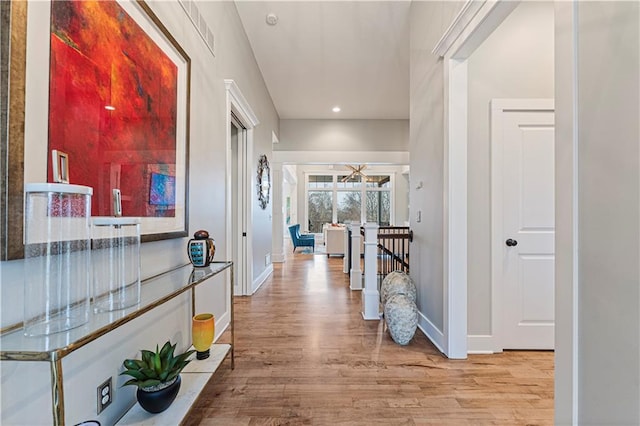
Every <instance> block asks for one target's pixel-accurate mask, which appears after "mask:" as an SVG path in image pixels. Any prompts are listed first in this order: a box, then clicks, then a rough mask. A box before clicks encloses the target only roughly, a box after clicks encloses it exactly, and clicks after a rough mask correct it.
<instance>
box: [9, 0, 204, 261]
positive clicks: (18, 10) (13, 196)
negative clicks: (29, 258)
mask: <svg viewBox="0 0 640 426" xmlns="http://www.w3.org/2000/svg"><path fill="white" fill-rule="evenodd" d="M6 3H8V4H9V5H8V6H7V5H6ZM21 3H22V2H2V7H3V10H2V19H3V32H5V28H8V27H9V26H5V25H4V23H5V20H7V19H9V18H11V20H12V21H11V23H12V25H11V28H10V30H9V31H8V32H10V33H11V34H9V35H10V36H9V37H4V35H3V38H2V41H1V42H2V46H3V51H5V49H4V47H5V46H8V44H9V43H11V52H12V57H11V58H9V59H7V58H3V59H2V60H3V61H7V62H8V64H7V65H8V67H7V68H9V69H10V70H11V71H10V72H11V79H8V78H7V79H6V82H5V80H4V79H3V80H2V85H3V86H2V87H3V89H4V88H5V86H7V87H8V85H9V84H11V86H12V87H10V88H9V87H8V89H10V91H11V94H10V95H8V96H6V98H5V96H4V93H7V92H8V90H3V91H2V92H3V98H4V100H3V99H0V100H2V101H3V102H2V105H3V108H4V109H3V114H4V113H5V112H6V111H9V110H10V111H11V114H7V115H9V116H10V117H11V120H12V123H10V124H8V125H7V126H6V128H3V129H2V131H3V132H6V133H7V134H8V137H7V138H6V139H5V138H3V142H4V140H9V143H8V144H6V146H5V145H4V144H3V146H2V148H3V154H4V153H5V152H4V151H8V152H9V153H15V154H16V155H14V157H11V156H6V155H3V156H2V161H3V162H4V161H5V158H9V157H11V159H10V160H7V162H6V164H4V163H3V166H7V169H8V170H7V172H8V173H7V179H6V180H2V182H1V183H2V203H3V209H2V210H3V212H4V211H10V212H11V214H7V215H6V216H3V217H1V221H2V225H3V226H2V229H3V230H7V232H5V234H4V235H2V243H3V244H2V253H1V255H2V257H1V258H2V259H3V260H10V259H18V258H22V257H23V255H24V249H23V246H22V233H23V223H22V222H23V211H22V207H21V206H22V203H23V199H24V194H23V186H24V183H26V182H44V181H55V180H56V178H57V177H58V176H57V175H58V174H60V173H61V172H62V174H63V176H61V178H62V179H63V180H68V182H70V183H72V184H78V185H87V186H91V187H92V188H93V190H94V195H93V197H92V207H94V206H95V210H94V209H93V208H92V215H93V216H110V215H112V214H113V208H114V207H113V206H114V200H113V189H119V190H120V191H121V203H122V210H123V215H124V216H138V217H141V219H142V222H141V240H142V242H148V241H158V240H163V239H170V238H182V237H186V236H187V235H188V202H187V200H188V152H189V109H190V85H191V59H190V58H189V56H188V54H187V53H186V51H185V50H184V49H183V48H182V47H181V46H180V44H179V43H178V42H177V40H176V39H175V38H174V37H173V35H172V34H171V33H170V32H169V30H168V29H167V28H166V27H165V26H164V25H163V23H162V22H161V21H160V19H159V18H158V17H157V16H156V15H155V13H154V12H153V10H152V9H151V8H150V7H149V5H148V4H147V3H145V2H144V1H142V0H138V1H133V0H132V1H125V0H117V1H116V0H108V1H96V2H95V3H94V4H96V5H109V7H111V8H112V9H113V8H114V7H115V8H116V9H118V8H119V9H118V10H119V11H118V12H117V16H113V15H112V18H113V19H114V20H115V19H121V18H122V16H123V15H126V16H127V17H129V18H130V19H131V21H132V23H133V24H131V27H133V28H135V27H137V28H138V31H139V34H142V36H136V37H129V38H127V40H140V39H141V38H144V37H146V38H148V39H149V40H150V41H151V42H152V43H153V44H155V45H156V47H157V50H159V51H160V52H161V53H162V54H163V55H164V56H166V58H168V60H169V62H170V63H171V64H172V66H174V67H175V80H174V83H175V102H174V108H173V109H172V108H167V104H168V103H169V104H170V102H169V101H168V100H167V98H168V96H167V95H166V94H167V93H172V91H171V90H170V91H168V92H167V91H166V90H156V91H155V92H154V90H155V89H154V88H153V87H152V86H153V84H157V82H152V84H151V85H150V86H149V87H148V88H143V90H146V92H145V94H144V97H142V96H141V97H140V98H139V99H138V101H139V100H140V99H142V100H144V103H142V104H141V108H140V109H139V110H138V111H143V112H144V114H146V115H145V116H144V120H154V119H155V120H156V121H155V124H154V126H155V127H156V128H157V127H162V128H165V129H169V133H170V137H169V138H165V139H166V140H168V141H171V140H174V142H173V144H174V146H173V147H171V146H170V145H167V144H165V145H164V146H160V145H159V144H158V143H157V141H158V140H159V139H161V138H158V137H157V134H155V135H154V134H151V132H149V131H147V130H145V129H144V128H143V127H142V126H140V127H139V128H138V129H137V131H136V134H135V137H134V138H129V142H131V141H132V140H133V141H135V145H134V144H132V143H123V142H122V140H118V138H117V137H113V138H111V139H110V140H109V144H108V146H107V149H106V150H105V151H102V152H100V153H98V152H96V153H94V158H97V159H99V161H100V164H97V163H96V164H88V163H87V161H86V156H87V150H86V148H85V146H88V145H89V144H88V143H87V141H86V138H84V137H80V136H83V135H81V134H76V137H68V136H69V134H71V135H73V134H74V133H73V131H74V129H71V130H70V129H68V128H67V129H61V128H60V123H63V124H64V123H65V122H73V120H64V118H63V117H60V116H56V114H55V112H56V104H55V99H56V94H57V93H59V92H56V91H55V89H56V87H54V86H55V84H56V82H57V80H56V76H57V77H60V74H55V72H56V69H55V60H56V58H55V55H56V54H57V53H59V52H55V51H54V50H55V47H54V46H53V44H54V43H53V42H52V41H51V40H52V39H53V38H55V36H56V35H59V34H56V31H57V30H59V28H57V27H56V28H54V27H53V19H54V15H55V11H54V10H52V9H53V6H50V5H47V4H43V3H37V4H35V5H34V6H32V7H30V8H29V15H28V17H27V14H26V6H25V7H23V6H22V4H21ZM55 3H59V4H70V5H76V4H84V3H86V2H54V4H55ZM116 6H117V7H116ZM120 10H121V11H120ZM122 11H124V13H122ZM14 15H17V16H18V18H19V19H16V18H15V17H14ZM89 18H90V17H89ZM100 18H101V19H100V21H103V20H104V16H100ZM27 21H29V24H30V25H26V24H27ZM88 21H91V19H89V20H88ZM14 22H15V23H16V24H15V25H13V23H14ZM45 22H46V23H48V25H51V26H50V27H47V26H45V25H42V24H43V23H45ZM18 23H20V25H18ZM107 24H108V23H105V28H106V27H107V26H108V25H107ZM116 27H117V26H116ZM84 28H85V29H86V31H93V30H95V34H91V37H94V39H95V37H99V36H101V35H104V34H105V33H106V32H105V28H94V27H92V26H90V25H89V26H84ZM110 28H113V26H111V27H110ZM59 32H61V31H58V33H59ZM27 33H28V36H29V37H27ZM106 34H108V39H109V40H112V39H113V37H114V34H113V31H112V30H110V32H108V33H106ZM65 36H66V34H65ZM58 41H59V40H58ZM65 42H68V40H64V39H63V43H57V44H58V45H59V46H60V45H62V47H64V43H65ZM73 42H74V43H75V44H74V46H73V47H74V49H76V50H79V51H81V50H82V46H80V45H79V44H78V43H76V40H73ZM106 43H107V41H103V42H101V43H94V44H96V45H101V46H106ZM49 47H50V48H51V50H50V55H49V56H47V55H40V56H42V57H34V56H35V54H33V53H29V52H31V51H40V52H42V51H43V49H44V50H49V49H48V48H49ZM68 50H71V49H68ZM113 50H114V51H122V49H113ZM6 51H9V49H7V50H6ZM14 51H15V52H16V54H15V55H14V54H13V52H14ZM126 51H127V53H128V54H131V52H133V51H136V48H135V46H127V48H126ZM138 51H140V52H146V50H144V49H142V48H140V49H138ZM20 52H22V57H20V56H19V54H20ZM82 53H83V55H84V56H87V55H90V54H91V52H82ZM29 55H31V56H29ZM160 56H162V55H158V57H160ZM26 57H29V59H30V60H31V62H32V63H33V64H34V66H33V67H32V68H31V67H30V69H40V70H42V69H49V71H50V72H49V73H46V72H40V73H37V74H36V73H34V72H31V73H30V74H28V72H27V70H26V67H25V62H26V59H25V58H26ZM64 59H65V63H64V65H65V66H68V65H69V63H70V62H69V61H67V59H68V58H66V57H65V58H64ZM125 59H127V60H129V59H133V60H132V61H130V62H132V63H134V64H135V67H142V68H140V69H136V68H135V67H132V69H133V71H132V74H136V76H135V78H138V79H139V78H140V76H146V75H150V74H151V75H155V74H156V73H153V72H150V71H149V70H150V69H149V68H148V67H147V68H144V67H145V66H146V65H144V63H145V61H147V58H145V57H143V56H138V57H134V58H125ZM163 60H164V59H163ZM154 61H157V58H152V59H151V60H149V61H147V62H150V63H151V64H152V65H153V63H154ZM87 62H91V63H93V62H96V61H87ZM141 63H142V65H140V64H141ZM75 65H76V67H82V66H85V64H82V63H76V64H75ZM94 65H95V64H94ZM107 67H108V68H109V69H110V70H112V69H117V65H114V66H111V64H107V65H105V68H107ZM59 68H60V67H59ZM81 69H82V68H81ZM86 70H89V68H86V69H85V71H86ZM76 71H77V70H76ZM110 72H111V71H110ZM52 73H53V74H52ZM27 74H28V75H27ZM83 74H89V75H91V76H92V77H94V76H96V75H97V76H102V77H104V78H102V79H101V78H98V79H95V80H96V81H97V82H98V83H100V82H106V83H105V84H108V85H109V87H107V88H106V89H105V88H104V87H103V86H100V84H98V83H97V86H96V87H97V88H96V92H100V91H101V90H102V89H105V90H103V92H105V93H114V92H115V91H116V90H115V89H117V88H114V85H115V84H116V83H114V81H115V80H114V79H111V80H110V79H109V77H110V76H109V75H108V74H107V73H105V72H102V70H101V69H100V67H97V66H94V68H92V69H91V73H80V75H83ZM105 76H106V77H105ZM67 77H68V76H62V78H63V79H64V78H67ZM117 78H118V79H120V80H122V75H119V76H117ZM27 80H28V81H29V83H30V84H29V85H25V82H26V81H27ZM7 82H10V83H7ZM19 83H21V84H19ZM136 83H141V82H140V81H139V80H138V81H137V82H136ZM142 83H144V82H142ZM25 86H27V87H29V86H30V87H36V88H40V89H41V90H39V93H36V92H35V91H31V92H28V91H27V90H25ZM43 87H44V88H45V89H46V88H47V87H48V88H49V93H47V91H46V90H44V95H43V90H42V88H43ZM138 90H140V86H136V90H135V91H133V90H132V91H130V92H129V93H128V94H127V95H128V96H122V97H121V98H120V99H114V98H113V97H111V98H108V99H106V101H108V102H105V105H100V104H96V102H94V104H96V105H99V106H100V108H102V110H101V111H98V110H97V107H96V105H89V104H86V105H82V104H77V105H76V109H79V110H81V111H82V112H83V113H86V112H87V111H89V114H85V115H89V116H90V115H91V114H94V115H95V116H96V117H99V119H96V120H95V122H96V123H99V124H96V125H95V128H93V129H91V131H92V132H93V133H95V134H100V135H102V134H103V131H104V130H105V129H104V127H100V126H103V125H104V122H105V120H104V117H105V114H111V115H112V116H113V115H114V114H117V113H119V112H121V111H124V110H126V108H123V102H124V103H126V101H128V100H131V99H133V100H132V101H131V102H130V105H129V107H133V105H131V104H132V103H133V102H135V101H136V99H134V98H135V97H136V96H134V95H135V93H136V91H138ZM123 93H124V92H123ZM132 93H133V94H134V95H132ZM47 95H49V99H53V102H52V103H51V102H50V103H47ZM155 95H158V96H155ZM154 96H155V97H154ZM20 97H22V102H21V103H20V102H19V101H20ZM78 98H79V99H82V96H78ZM9 100H10V102H11V105H8V106H7V103H8V102H9ZM104 100H105V99H98V101H99V102H102V101H104ZM71 101H73V99H69V98H67V99H64V102H60V104H64V105H65V107H67V109H69V110H72V109H73V108H71V107H69V104H70V102H71ZM112 102H113V103H115V102H120V103H119V104H117V105H112ZM14 104H15V105H14ZM25 104H28V105H29V108H27V109H26V113H25ZM155 106H159V107H158V108H156V109H155V110H154V108H153V107H155ZM168 109H169V110H172V111H175V113H174V116H173V118H167V117H166V114H164V115H160V114H157V115H156V116H154V115H153V111H166V110H168ZM58 111H59V108H58ZM149 111H151V112H149ZM98 114H100V115H99V116H98ZM135 118H136V117H134V116H130V117H128V118H127V119H126V120H127V121H126V124H131V123H132V120H133V119H135ZM172 120H173V121H172ZM25 121H26V122H27V123H28V125H27V126H24V123H25ZM122 122H123V123H124V122H125V120H123V121H122ZM112 123H113V121H112ZM158 123H159V124H160V126H158ZM82 124H83V125H84V126H85V127H86V123H82ZM3 127H4V125H3ZM121 127H124V126H121ZM21 128H22V129H24V131H23V132H24V133H22V134H21V131H20V129H21ZM171 129H175V130H171ZM126 131H127V132H128V131H130V128H129V129H126ZM56 132H58V133H62V134H65V136H67V137H66V138H64V139H65V142H64V145H60V144H58V143H51V142H52V140H53V139H55V137H56ZM171 132H173V133H171ZM124 133H126V132H123V134H124ZM59 139H62V138H59ZM102 139H104V138H101V140H100V142H102ZM162 140H164V139H162ZM167 146H170V148H167ZM54 149H55V150H56V151H62V152H64V153H67V154H68V156H67V157H66V158H63V159H61V163H54V161H53V158H51V156H50V155H49V153H51V152H52V151H53V150H54ZM154 152H155V153H157V152H162V153H163V156H154V155H153V153H154ZM18 153H27V154H26V155H25V158H24V161H22V159H21V158H19V155H18ZM58 158H59V157H58ZM63 163H66V164H67V165H69V168H68V172H67V173H65V169H64V168H61V167H60V166H63ZM54 164H57V165H54ZM9 166H10V167H9ZM56 167H57V170H54V168H56ZM150 167H152V168H153V167H155V168H156V169H158V170H159V172H160V173H164V174H168V175H171V176H173V177H174V178H175V194H172V196H171V197H169V198H170V199H172V200H175V205H173V206H168V205H162V206H159V207H161V208H157V209H154V208H149V205H150V203H149V202H148V201H149V200H148V199H146V198H145V199H143V200H142V201H140V198H141V197H142V196H145V197H147V198H148V197H149V196H150V195H149V194H150V186H151V175H150V173H149V170H150ZM54 171H55V172H56V173H55V174H56V177H54ZM92 175H97V176H98V180H100V182H98V181H95V182H87V181H85V180H90V179H91V177H92ZM65 177H66V179H64V178H65ZM104 182H107V184H104ZM127 185H129V186H128V187H127ZM5 205H6V206H7V209H5ZM12 218H14V220H13V221H12Z"/></svg>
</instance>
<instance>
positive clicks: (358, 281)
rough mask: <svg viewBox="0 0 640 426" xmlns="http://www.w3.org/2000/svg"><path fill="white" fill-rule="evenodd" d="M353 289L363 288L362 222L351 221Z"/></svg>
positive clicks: (351, 286)
mask: <svg viewBox="0 0 640 426" xmlns="http://www.w3.org/2000/svg"><path fill="white" fill-rule="evenodd" d="M349 229H350V230H351V282H350V285H349V288H350V289H351V290H362V270H361V269H360V223H358V222H351V224H350V225H349Z"/></svg>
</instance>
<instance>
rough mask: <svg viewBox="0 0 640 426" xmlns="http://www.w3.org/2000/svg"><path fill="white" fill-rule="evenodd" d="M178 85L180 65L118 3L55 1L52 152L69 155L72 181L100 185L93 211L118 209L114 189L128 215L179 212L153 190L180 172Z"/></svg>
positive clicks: (101, 212) (96, 187)
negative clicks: (155, 198)
mask: <svg viewBox="0 0 640 426" xmlns="http://www.w3.org/2000/svg"><path fill="white" fill-rule="evenodd" d="M177 86H178V68H177V66H176V64H175V63H174V62H173V61H172V60H171V59H170V58H169V57H168V56H167V55H166V54H165V53H164V52H163V51H162V49H161V48H160V47H159V46H158V45H157V44H156V43H155V42H154V41H153V40H152V39H151V38H150V37H149V36H148V35H147V34H146V33H145V32H144V31H143V30H142V29H141V28H140V26H139V25H138V24H137V23H136V22H135V21H134V20H133V19H132V18H131V16H129V15H128V14H127V12H126V11H125V10H124V9H123V8H122V7H121V6H120V5H119V4H118V3H117V2H115V1H54V2H53V3H52V7H51V63H50V75H49V152H51V150H52V149H57V150H59V151H63V152H65V153H67V154H68V155H69V182H70V183H72V184H78V185H87V186H90V187H92V188H93V189H94V196H93V199H92V215H93V216H109V215H112V200H111V194H112V189H113V188H118V189H120V191H121V194H122V210H123V214H124V215H125V216H142V217H173V216H174V215H175V206H174V205H171V204H166V203H165V204H158V203H157V202H152V200H150V188H151V179H152V175H153V176H156V175H158V174H161V175H164V176H175V174H176V126H177V123H176V119H177V118H176V114H177V96H178V88H177ZM48 179H49V181H51V180H52V172H51V159H49V172H48ZM174 198H175V197H174ZM174 198H171V194H168V195H167V199H174Z"/></svg>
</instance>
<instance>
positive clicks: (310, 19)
mask: <svg viewBox="0 0 640 426" xmlns="http://www.w3.org/2000/svg"><path fill="white" fill-rule="evenodd" d="M236 5H237V8H238V12H239V14H240V18H241V20H242V23H243V25H244V28H245V31H246V33H247V36H248V38H249V42H250V43H251V46H252V48H253V52H254V54H255V57H256V60H257V61H258V65H259V66H260V70H261V71H262V75H263V76H264V80H265V82H266V85H267V88H268V89H269V93H270V94H271V98H272V99H273V102H274V104H275V107H276V109H277V110H278V114H279V116H280V118H281V119H300V118H306V119H322V118H345V119H346V118H350V119H353V118H358V119H378V118H396V119H397V118H400V119H407V118H409V5H410V2H409V1H301V0H298V1H285V2H283V1H237V2H236ZM268 13H275V14H276V15H277V17H278V23H277V24H276V25H275V26H270V25H268V24H267V23H266V15H267V14H268ZM336 105H339V106H340V108H341V109H342V111H341V112H340V113H334V112H332V111H331V108H332V107H334V106H336Z"/></svg>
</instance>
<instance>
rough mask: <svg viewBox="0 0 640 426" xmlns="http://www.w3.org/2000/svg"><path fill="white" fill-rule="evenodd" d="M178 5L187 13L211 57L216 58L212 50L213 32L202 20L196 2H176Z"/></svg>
mask: <svg viewBox="0 0 640 426" xmlns="http://www.w3.org/2000/svg"><path fill="white" fill-rule="evenodd" d="M178 3H180V6H182V8H183V9H184V11H185V12H187V16H188V17H189V19H190V20H191V23H192V24H193V26H194V27H195V28H196V30H197V31H198V34H200V37H201V38H202V40H203V41H204V44H206V45H207V47H208V48H209V50H210V51H211V54H212V55H213V56H216V53H215V49H214V38H213V32H212V31H211V29H210V28H209V25H208V24H207V23H206V21H205V20H204V17H203V16H202V15H201V14H200V11H199V10H198V6H197V5H196V2H195V1H193V0H178Z"/></svg>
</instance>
